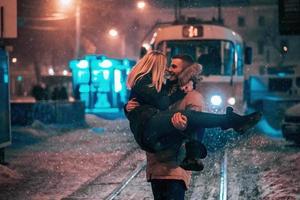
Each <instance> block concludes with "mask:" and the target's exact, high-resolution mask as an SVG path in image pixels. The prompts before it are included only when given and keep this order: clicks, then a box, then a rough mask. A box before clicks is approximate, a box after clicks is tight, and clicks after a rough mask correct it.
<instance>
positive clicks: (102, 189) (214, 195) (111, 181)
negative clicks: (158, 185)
mask: <svg viewBox="0 0 300 200" xmlns="http://www.w3.org/2000/svg"><path fill="white" fill-rule="evenodd" d="M143 153H144V152H142V151H140V150H139V149H138V148H133V149H130V150H129V151H127V152H126V154H124V155H123V156H122V157H121V158H120V159H119V160H118V161H116V162H115V163H114V165H113V166H112V167H111V168H110V169H108V170H106V171H105V172H103V173H101V174H100V175H98V176H97V177H96V178H95V179H94V180H92V181H90V182H89V183H87V184H85V185H83V186H82V187H80V188H79V189H78V190H77V191H76V192H74V193H73V194H71V195H69V196H68V197H67V198H64V200H71V199H74V200H75V199H103V200H122V199H126V200H130V199H132V200H137V199H152V198H153V197H152V193H151V186H150V184H149V183H147V182H146V180H145V166H146V161H145V158H144V159H140V160H139V159H136V155H137V154H143ZM216 160H218V161H219V162H218V163H217V162H216ZM209 162H210V163H209V164H208V165H207V167H206V170H207V171H202V172H196V173H193V177H192V183H191V184H192V185H191V188H190V190H189V192H188V193H187V195H186V199H187V200H199V199H207V200H215V199H219V200H227V196H228V191H227V182H228V180H227V152H226V151H225V152H224V153H221V152H220V153H218V154H217V155H214V156H213V158H212V159H210V160H209ZM214 162H215V163H214Z"/></svg>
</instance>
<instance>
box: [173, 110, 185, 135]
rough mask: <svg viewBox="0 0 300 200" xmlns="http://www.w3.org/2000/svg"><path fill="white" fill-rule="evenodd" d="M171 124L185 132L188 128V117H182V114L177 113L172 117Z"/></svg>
mask: <svg viewBox="0 0 300 200" xmlns="http://www.w3.org/2000/svg"><path fill="white" fill-rule="evenodd" d="M171 122H172V124H173V126H174V127H175V128H177V129H178V130H181V131H183V130H185V129H186V126H187V117H186V116H184V115H182V114H181V113H180V112H177V113H175V114H174V115H173V116H172V118H171Z"/></svg>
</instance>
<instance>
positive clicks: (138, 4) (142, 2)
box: [136, 1, 146, 10]
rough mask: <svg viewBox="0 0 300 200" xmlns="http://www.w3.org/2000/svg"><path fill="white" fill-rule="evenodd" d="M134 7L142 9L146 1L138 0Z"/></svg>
mask: <svg viewBox="0 0 300 200" xmlns="http://www.w3.org/2000/svg"><path fill="white" fill-rule="evenodd" d="M136 7H137V8H138V9H141V10H143V9H144V8H145V7H146V3H145V2H144V1H138V2H137V4H136Z"/></svg>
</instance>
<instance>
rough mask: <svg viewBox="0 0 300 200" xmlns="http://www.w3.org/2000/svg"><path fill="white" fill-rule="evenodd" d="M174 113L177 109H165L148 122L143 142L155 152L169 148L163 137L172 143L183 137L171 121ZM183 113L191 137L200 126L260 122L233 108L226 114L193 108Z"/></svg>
mask: <svg viewBox="0 0 300 200" xmlns="http://www.w3.org/2000/svg"><path fill="white" fill-rule="evenodd" d="M174 113H176V111H163V112H160V113H158V114H156V115H154V116H153V117H152V118H151V119H150V120H149V121H148V122H147V125H146V127H145V132H144V135H143V143H144V144H145V145H146V146H148V147H149V148H152V149H153V150H154V151H155V152H157V151H161V150H164V149H166V148H167V146H166V145H165V144H164V143H161V138H168V139H169V140H170V143H172V142H173V141H174V140H178V137H181V138H180V139H183V138H182V135H181V134H180V131H179V130H178V129H176V128H175V127H174V126H173V124H172V122H171V118H172V116H173V114H174ZM181 113H182V114H183V115H185V116H186V117H187V128H186V130H185V132H186V133H187V137H189V133H192V132H193V131H194V130H196V129H198V128H213V127H221V128H223V129H228V128H235V127H241V126H243V125H244V124H248V123H250V122H251V123H250V124H252V125H254V124H255V123H257V122H258V119H255V120H253V116H252V115H253V114H250V115H246V116H240V115H238V114H236V113H234V112H232V110H231V111H230V113H229V112H228V113H226V114H214V113H205V112H198V111H192V110H185V111H181ZM257 116H260V115H257V114H256V113H254V117H257ZM254 122H255V123H254Z"/></svg>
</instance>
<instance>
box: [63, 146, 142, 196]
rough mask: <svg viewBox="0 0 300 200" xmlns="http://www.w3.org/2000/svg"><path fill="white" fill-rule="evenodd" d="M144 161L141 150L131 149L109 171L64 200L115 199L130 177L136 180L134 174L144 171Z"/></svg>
mask: <svg viewBox="0 0 300 200" xmlns="http://www.w3.org/2000/svg"><path fill="white" fill-rule="evenodd" d="M144 160H145V158H144V153H143V152H142V151H141V150H140V149H139V148H137V147H135V148H131V149H130V150H128V151H127V152H126V153H125V154H124V155H123V156H122V157H121V158H120V159H119V160H116V161H114V164H113V165H112V166H111V167H110V168H109V169H107V170H105V171H103V172H102V173H100V174H99V175H98V176H97V177H96V178H95V179H93V180H91V181H89V182H87V183H85V184H83V185H82V186H81V187H80V188H78V189H77V190H76V191H75V192H73V193H72V194H70V195H69V196H68V197H65V198H63V199H64V200H71V199H72V200H73V199H74V200H75V199H109V198H110V199H113V198H112V197H114V196H115V194H116V193H119V190H120V185H124V183H126V182H127V181H126V180H128V179H129V178H130V177H131V178H134V176H135V175H134V174H132V172H135V171H136V173H137V174H138V173H139V171H140V170H141V169H143V166H145V164H143V163H144V162H145V161H144ZM129 182H130V181H129Z"/></svg>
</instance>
